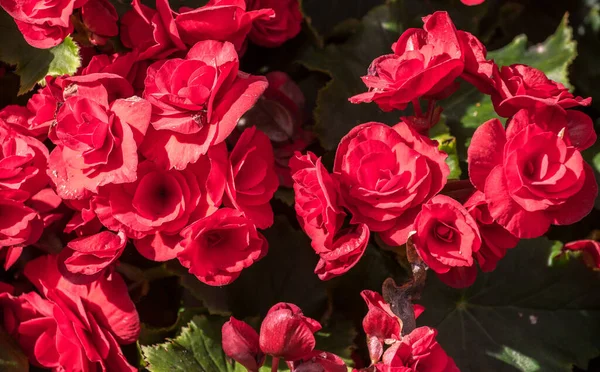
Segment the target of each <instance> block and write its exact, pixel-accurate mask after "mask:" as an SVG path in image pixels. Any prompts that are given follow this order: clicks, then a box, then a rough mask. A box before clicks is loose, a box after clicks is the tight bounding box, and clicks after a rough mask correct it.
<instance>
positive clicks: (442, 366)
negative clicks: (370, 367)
mask: <svg viewBox="0 0 600 372" xmlns="http://www.w3.org/2000/svg"><path fill="white" fill-rule="evenodd" d="M436 336H437V331H436V330H435V329H432V328H429V327H419V328H416V329H414V330H413V331H412V332H411V333H409V334H408V335H406V336H405V337H404V338H403V339H402V341H401V342H397V343H394V344H393V345H392V346H390V348H389V349H387V350H386V351H385V353H384V354H383V362H382V363H378V364H376V365H375V370H376V371H377V372H392V371H402V372H459V369H458V367H457V366H456V364H455V363H454V360H453V359H452V358H450V357H449V356H448V354H446V352H445V351H444V349H442V347H441V346H440V344H438V342H437V341H436Z"/></svg>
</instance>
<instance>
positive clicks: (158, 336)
mask: <svg viewBox="0 0 600 372" xmlns="http://www.w3.org/2000/svg"><path fill="white" fill-rule="evenodd" d="M200 312H201V309H197V308H182V309H179V313H178V314H177V321H176V322H175V323H173V325H171V326H169V327H161V328H156V327H151V326H148V325H146V324H142V330H141V332H140V337H139V338H138V342H139V343H140V345H151V344H155V343H158V342H161V341H163V340H164V339H165V338H167V337H168V336H171V335H172V334H174V333H176V332H177V331H179V329H180V328H181V327H183V326H185V325H186V324H188V323H189V322H190V320H192V318H193V317H194V316H195V315H197V314H199V313H200Z"/></svg>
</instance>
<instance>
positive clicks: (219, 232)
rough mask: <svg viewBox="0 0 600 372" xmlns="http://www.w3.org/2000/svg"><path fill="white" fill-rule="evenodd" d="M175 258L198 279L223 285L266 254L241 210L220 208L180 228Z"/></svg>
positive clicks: (263, 242)
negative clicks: (179, 239) (180, 238)
mask: <svg viewBox="0 0 600 372" xmlns="http://www.w3.org/2000/svg"><path fill="white" fill-rule="evenodd" d="M181 236H182V237H183V240H181V242H180V243H179V244H178V245H177V248H176V250H177V251H178V252H179V253H178V254H177V258H178V259H179V262H181V264H182V265H183V266H184V267H186V268H188V269H189V272H190V274H193V275H195V276H196V277H197V278H198V280H200V281H202V282H204V283H206V284H208V285H213V286H222V285H227V284H229V283H231V282H233V281H234V280H235V279H237V278H238V277H239V276H240V274H241V272H242V270H243V269H245V268H247V267H250V266H251V265H252V264H253V263H254V262H256V261H258V260H260V259H261V258H263V257H264V256H265V255H266V254H267V250H268V243H267V240H266V239H265V237H264V236H262V235H261V234H260V233H259V232H258V231H257V230H256V226H254V224H253V223H252V221H250V220H249V219H248V218H247V217H245V216H244V215H243V214H242V213H241V212H239V211H237V210H235V209H231V208H221V209H219V210H218V211H216V212H215V213H213V214H211V215H210V216H208V217H205V218H203V219H200V220H198V221H196V222H194V223H192V224H191V225H189V226H188V227H186V228H185V229H183V230H182V231H181Z"/></svg>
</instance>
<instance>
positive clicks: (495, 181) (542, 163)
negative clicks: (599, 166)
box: [468, 115, 598, 238]
mask: <svg viewBox="0 0 600 372" xmlns="http://www.w3.org/2000/svg"><path fill="white" fill-rule="evenodd" d="M528 120H529V118H528V116H527V115H525V116H523V117H520V118H519V119H518V120H517V121H516V122H515V123H509V124H508V129H507V131H505V130H504V128H503V126H502V124H501V123H500V121H499V120H497V119H492V120H490V121H488V122H486V123H484V124H483V125H481V126H480V127H479V128H477V130H476V131H475V134H474V135H473V139H472V140H471V145H470V146H469V150H468V163H469V177H470V179H471V182H472V183H473V185H474V186H475V187H476V188H477V189H478V190H480V191H482V192H483V193H484V194H485V202H486V203H487V205H488V209H489V212H490V215H491V217H492V218H493V219H494V220H495V221H496V222H497V223H498V224H500V225H501V226H502V227H504V228H505V229H506V230H508V231H509V232H510V233H511V234H513V235H514V236H516V237H518V238H534V237H538V236H541V235H543V234H544V233H545V232H546V231H547V230H548V228H549V227H550V225H568V224H572V223H575V222H577V221H579V220H581V219H582V218H583V217H585V216H586V215H587V214H588V213H589V212H590V211H591V210H592V208H593V205H594V200H595V199H596V195H597V193H598V185H597V184H596V180H595V178H594V173H593V170H592V168H591V166H589V165H588V164H587V163H586V162H585V161H584V160H583V158H582V156H581V153H580V152H579V151H578V150H577V149H576V148H574V147H573V146H570V145H569V144H568V143H567V142H566V141H565V140H564V138H562V136H561V134H560V133H559V134H556V133H554V132H553V131H547V130H545V129H544V128H543V127H540V126H538V125H529V124H533V123H528ZM513 126H514V127H513Z"/></svg>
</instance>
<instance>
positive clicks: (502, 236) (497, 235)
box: [465, 191, 519, 272]
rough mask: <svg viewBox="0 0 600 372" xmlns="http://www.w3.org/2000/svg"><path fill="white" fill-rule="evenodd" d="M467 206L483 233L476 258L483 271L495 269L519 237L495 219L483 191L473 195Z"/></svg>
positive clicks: (480, 231)
mask: <svg viewBox="0 0 600 372" xmlns="http://www.w3.org/2000/svg"><path fill="white" fill-rule="evenodd" d="M465 208H466V209H467V210H468V211H469V213H470V214H471V216H473V218H474V219H475V221H477V226H478V227H479V234H480V235H481V248H480V249H479V251H477V252H475V258H477V262H478V263H479V267H481V270H482V271H486V272H487V271H493V270H494V269H496V264H497V263H498V261H499V260H500V259H501V258H502V257H504V256H505V255H506V252H507V251H508V250H509V249H510V248H514V247H515V246H516V245H517V243H519V238H517V237H515V236H514V235H512V234H511V233H510V232H508V231H507V230H506V229H505V228H504V227H502V226H500V225H499V224H498V223H496V221H494V219H493V218H492V216H491V215H490V211H489V209H488V206H487V204H486V202H485V194H484V193H482V192H481V191H475V193H473V195H471V197H470V198H469V200H467V202H466V203H465Z"/></svg>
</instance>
